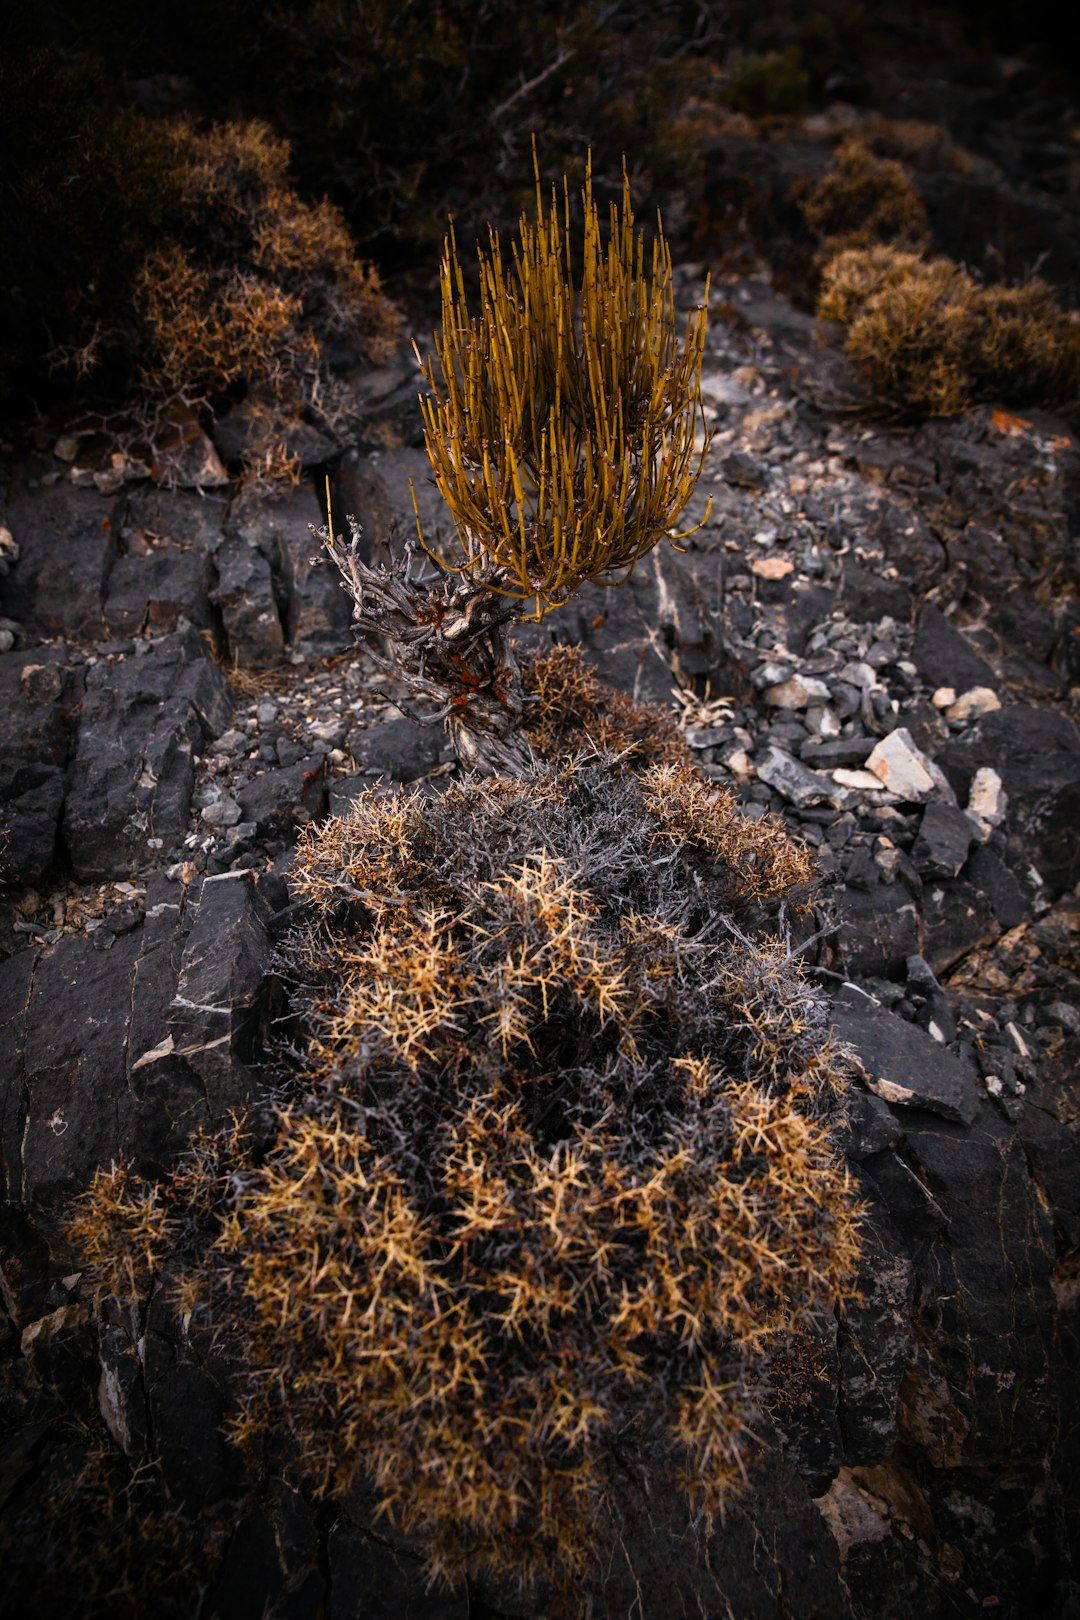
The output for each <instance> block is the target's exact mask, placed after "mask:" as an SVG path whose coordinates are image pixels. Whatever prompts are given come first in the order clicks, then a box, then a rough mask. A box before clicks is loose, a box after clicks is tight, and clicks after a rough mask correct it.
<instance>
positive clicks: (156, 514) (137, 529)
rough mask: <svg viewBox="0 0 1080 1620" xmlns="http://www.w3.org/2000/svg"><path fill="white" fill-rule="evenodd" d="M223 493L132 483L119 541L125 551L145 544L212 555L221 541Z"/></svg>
mask: <svg viewBox="0 0 1080 1620" xmlns="http://www.w3.org/2000/svg"><path fill="white" fill-rule="evenodd" d="M228 509H229V503H228V498H227V496H224V495H214V494H211V493H209V492H208V491H206V490H200V491H199V492H198V493H191V492H190V491H187V490H181V489H165V488H162V487H161V486H159V485H155V484H141V485H136V486H135V487H134V488H132V489H131V490H130V491H129V492H128V496H127V501H126V504H125V506H124V510H123V519H122V522H123V527H122V529H121V531H120V535H121V539H122V541H123V543H124V544H125V545H126V546H127V547H128V549H129V551H130V550H132V549H138V548H139V547H141V546H145V545H151V546H155V545H163V546H167V547H168V548H169V549H170V550H174V551H181V552H190V551H194V552H201V553H203V554H205V555H210V556H212V555H213V554H214V552H215V551H216V550H217V549H218V547H219V546H220V544H221V540H222V535H223V533H224V528H225V517H226V513H227V512H228Z"/></svg>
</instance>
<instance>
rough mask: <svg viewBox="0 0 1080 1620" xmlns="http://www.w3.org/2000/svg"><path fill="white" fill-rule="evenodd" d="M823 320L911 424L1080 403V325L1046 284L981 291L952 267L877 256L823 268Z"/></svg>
mask: <svg viewBox="0 0 1080 1620" xmlns="http://www.w3.org/2000/svg"><path fill="white" fill-rule="evenodd" d="M818 314H819V315H820V316H822V317H823V318H825V319H827V320H836V321H840V322H842V323H843V325H844V326H846V328H847V331H846V334H845V339H844V348H845V352H846V353H847V354H848V355H850V357H851V359H852V360H853V361H854V363H855V366H856V369H857V370H858V372H859V374H860V376H861V377H862V378H863V380H864V382H865V383H866V384H867V386H868V387H869V388H870V389H871V390H872V391H873V393H874V394H875V395H877V396H878V397H879V398H881V399H883V400H886V401H888V402H889V403H891V404H893V405H895V406H897V407H899V408H900V409H902V410H904V411H906V412H909V413H911V414H913V415H920V416H952V415H955V414H956V413H957V412H958V411H962V410H965V409H967V407H968V406H970V405H973V404H976V403H977V402H979V401H982V400H986V401H995V400H1000V401H1003V402H1005V403H1015V404H1027V405H1044V406H1054V405H1063V404H1069V403H1070V402H1072V401H1075V400H1076V399H1077V398H1078V397H1080V323H1078V322H1077V320H1076V319H1075V318H1074V317H1072V316H1069V315H1067V314H1065V313H1064V312H1063V311H1062V309H1061V307H1060V305H1059V304H1058V303H1057V301H1056V299H1055V298H1054V295H1053V293H1052V292H1051V290H1050V288H1049V287H1048V286H1047V285H1046V283H1045V282H1042V281H1030V282H1027V283H1026V284H1025V285H1023V286H1019V287H1005V286H1000V285H994V286H982V285H980V284H979V283H978V282H977V281H975V280H974V279H973V278H972V277H971V276H969V275H968V274H967V272H966V271H964V270H962V269H961V268H960V267H959V266H958V265H956V264H954V263H953V262H952V260H950V259H930V260H927V259H923V258H922V257H920V256H919V255H918V254H915V253H901V252H897V251H895V250H893V249H891V248H886V247H878V248H871V249H869V250H867V251H851V252H845V253H841V254H839V255H838V256H837V257H836V258H835V259H833V260H832V261H831V263H829V264H828V265H827V266H826V267H825V271H824V275H823V280H822V291H821V297H820V300H819V303H818Z"/></svg>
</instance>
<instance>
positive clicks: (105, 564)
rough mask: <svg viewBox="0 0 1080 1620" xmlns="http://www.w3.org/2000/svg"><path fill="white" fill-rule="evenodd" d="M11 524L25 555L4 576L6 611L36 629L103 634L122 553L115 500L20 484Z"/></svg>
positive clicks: (86, 636)
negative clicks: (104, 612)
mask: <svg viewBox="0 0 1080 1620" xmlns="http://www.w3.org/2000/svg"><path fill="white" fill-rule="evenodd" d="M7 522H8V526H9V528H10V529H11V532H12V534H13V535H14V536H15V539H16V541H17V542H18V545H19V548H20V552H21V555H20V558H19V561H18V562H17V563H16V564H15V566H14V567H13V568H12V570H11V572H10V574H9V575H8V577H7V578H6V579H5V581H4V587H3V594H2V597H0V601H2V603H3V612H4V613H5V614H6V615H7V616H8V617H9V618H12V619H16V620H17V621H18V622H19V623H20V624H25V625H27V626H29V627H31V628H32V629H33V630H36V631H38V632H44V633H46V634H54V633H58V634H60V635H68V636H74V637H76V638H81V639H84V640H93V639H95V638H96V637H99V636H100V635H101V634H102V631H103V629H104V620H103V618H102V605H103V603H104V600H105V595H106V592H107V589H108V584H109V575H110V573H111V571H112V567H113V563H114V561H115V559H116V554H117V505H116V502H115V501H114V500H112V499H109V498H105V497H103V496H101V495H99V494H98V493H97V491H96V490H86V489H74V488H72V486H71V485H70V484H66V483H59V484H56V485H54V486H53V488H52V489H47V490H41V489H35V490H29V489H25V488H21V487H16V490H15V493H14V494H13V496H12V498H11V502H10V505H9V507H8V518H7Z"/></svg>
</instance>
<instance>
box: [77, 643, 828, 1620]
mask: <svg viewBox="0 0 1080 1620" xmlns="http://www.w3.org/2000/svg"><path fill="white" fill-rule="evenodd" d="M533 685H534V688H535V689H537V690H538V692H539V694H540V697H541V701H540V702H539V703H538V705H537V708H538V709H539V710H540V711H541V712H540V714H539V716H538V719H537V723H536V727H535V736H536V737H537V738H539V737H540V736H541V735H545V736H548V737H551V738H553V739H554V740H553V742H552V753H551V757H550V758H549V760H548V761H547V762H540V763H538V764H537V766H536V769H535V771H534V773H533V775H532V777H531V778H530V779H529V780H520V779H519V780H513V779H508V778H497V779H494V780H491V779H485V778H481V777H476V776H473V777H466V778H463V779H462V780H461V781H459V782H456V783H454V784H452V785H451V786H450V787H448V788H447V789H446V790H445V791H444V792H442V793H441V794H434V795H432V794H425V793H424V792H421V791H418V790H405V789H394V790H391V791H388V792H382V791H376V790H373V791H370V792H365V793H364V794H362V795H361V796H360V798H359V799H358V800H357V801H356V803H355V804H354V805H353V807H352V808H351V809H350V810H349V812H348V813H347V814H346V815H344V816H342V817H339V818H335V819H332V820H330V821H328V822H327V823H325V824H324V825H323V826H322V827H321V828H319V829H318V830H314V831H310V832H308V833H307V834H306V835H305V837H304V839H303V841H302V844H301V847H300V851H299V854H298V859H297V864H296V868H295V873H294V886H295V890H296V892H297V895H298V897H300V898H302V899H303V900H304V901H305V902H306V920H305V921H304V923H303V924H302V925H299V926H298V927H297V929H296V931H295V932H294V934H293V935H292V937H291V939H290V941H289V943H288V946H287V957H288V961H289V964H290V970H291V972H292V974H293V975H294V978H295V980H296V981H297V986H298V988H297V991H296V999H297V1006H298V1015H299V1019H300V1027H301V1029H302V1032H303V1033H302V1038H301V1039H300V1040H299V1041H298V1043H297V1052H296V1058H295V1061H296V1071H295V1074H294V1076H293V1080H292V1082H291V1089H290V1091H289V1093H288V1095H287V1096H285V1097H284V1098H283V1100H282V1102H281V1105H280V1107H279V1110H278V1113H277V1122H276V1135H275V1137H274V1139H273V1141H272V1142H271V1143H270V1145H269V1146H268V1147H266V1148H265V1149H263V1150H261V1151H260V1152H258V1153H255V1152H252V1153H250V1155H249V1156H248V1157H247V1158H245V1150H244V1148H243V1143H242V1140H241V1139H240V1138H239V1137H238V1135H237V1132H236V1131H235V1130H234V1131H233V1132H231V1133H230V1134H229V1136H228V1137H227V1138H225V1139H224V1140H223V1141H222V1143H221V1146H220V1149H219V1152H220V1160H219V1162H218V1164H217V1166H216V1168H215V1163H214V1147H213V1143H212V1142H206V1141H204V1142H202V1143H201V1144H200V1145H199V1147H198V1149H197V1150H196V1152H195V1153H194V1154H193V1155H192V1157H191V1158H189V1159H188V1160H187V1161H185V1162H184V1163H183V1164H181V1166H180V1168H179V1169H178V1171H177V1172H176V1173H175V1174H174V1175H173V1177H172V1178H171V1180H168V1181H166V1182H165V1183H163V1184H162V1185H161V1186H160V1187H154V1186H151V1185H150V1184H148V1183H147V1182H145V1181H142V1180H141V1179H140V1178H139V1177H138V1176H136V1175H135V1174H134V1172H133V1171H131V1170H130V1169H126V1168H125V1167H123V1166H120V1167H114V1168H113V1169H112V1170H111V1171H109V1172H102V1173H101V1174H99V1176H98V1177H97V1179H96V1181H95V1184H94V1185H93V1186H92V1187H91V1189H90V1190H89V1192H88V1193H87V1194H86V1196H85V1198H84V1199H83V1201H82V1205H81V1210H80V1213H79V1216H78V1218H77V1225H76V1229H75V1232H74V1234H73V1235H74V1236H76V1237H77V1239H78V1240H79V1242H80V1245H81V1248H82V1251H83V1254H84V1256H85V1258H86V1262H87V1264H88V1266H89V1267H90V1269H91V1271H92V1272H95V1273H96V1275H97V1277H98V1279H99V1281H100V1282H101V1283H102V1285H103V1286H105V1287H107V1288H110V1289H114V1290H119V1291H121V1292H122V1293H123V1294H125V1295H127V1296H130V1294H131V1293H132V1292H133V1291H137V1290H138V1289H139V1288H140V1287H144V1286H146V1285H147V1284H148V1283H149V1281H150V1280H151V1278H154V1279H156V1280H158V1281H159V1282H160V1281H163V1282H164V1285H165V1286H166V1287H167V1288H168V1289H169V1290H171V1291H172V1294H173V1297H174V1299H175V1300H176V1302H177V1306H178V1308H179V1309H180V1310H182V1312H183V1313H184V1314H185V1315H186V1316H188V1317H190V1319H191V1321H192V1322H193V1323H194V1324H195V1325H196V1326H198V1325H201V1326H202V1328H203V1329H204V1330H205V1331H207V1332H210V1333H213V1334H215V1335H216V1336H217V1338H218V1342H219V1344H221V1345H223V1346H231V1347H232V1353H233V1363H234V1379H235V1395H234V1414H233V1421H232V1431H233V1435H234V1438H235V1439H236V1440H237V1442H238V1443H240V1444H241V1445H243V1446H245V1447H248V1448H252V1449H253V1450H254V1453H255V1454H256V1455H266V1452H265V1451H261V1450H260V1449H259V1448H267V1447H281V1446H283V1447H284V1453H283V1455H284V1466H286V1467H288V1468H291V1469H293V1470H295V1471H296V1472H298V1473H299V1475H300V1476H301V1477H302V1478H303V1479H305V1480H306V1481H307V1482H308V1483H309V1485H310V1486H311V1487H312V1488H314V1489H315V1490H317V1491H320V1492H323V1493H327V1494H329V1495H330V1496H331V1497H333V1498H336V1499H344V1498H347V1497H349V1496H350V1495H351V1494H352V1493H355V1492H360V1493H361V1497H363V1495H364V1493H367V1498H366V1499H367V1500H370V1501H372V1502H373V1505H374V1511H375V1512H376V1513H377V1514H379V1515H382V1522H383V1524H384V1525H386V1526H389V1527H390V1528H391V1529H392V1531H393V1532H394V1533H396V1534H406V1535H408V1536H409V1537H410V1538H411V1539H412V1541H413V1544H414V1545H416V1546H418V1547H419V1548H420V1550H421V1551H422V1554H423V1557H424V1560H425V1564H426V1568H427V1570H428V1573H429V1575H430V1576H431V1577H432V1578H433V1579H440V1580H443V1581H445V1582H448V1583H457V1582H459V1581H460V1580H461V1579H462V1578H464V1577H466V1576H469V1575H477V1574H480V1575H484V1576H487V1577H493V1578H495V1579H497V1580H500V1581H503V1582H510V1583H515V1584H516V1585H517V1586H518V1587H519V1588H521V1589H522V1590H525V1591H528V1590H532V1591H533V1592H534V1594H535V1592H536V1591H537V1590H543V1589H546V1588H554V1589H555V1592H556V1594H559V1593H561V1594H562V1596H561V1599H560V1598H559V1597H558V1596H557V1595H556V1597H555V1598H553V1599H552V1600H551V1601H552V1604H553V1607H552V1610H551V1612H555V1607H556V1606H557V1604H558V1603H559V1602H560V1601H561V1602H562V1605H563V1608H564V1610H571V1611H572V1610H573V1608H574V1603H575V1599H574V1597H573V1591H574V1589H575V1587H576V1586H577V1585H578V1583H580V1582H581V1581H588V1580H592V1579H595V1578H597V1570H596V1568H595V1563H596V1559H597V1556H598V1554H597V1549H598V1547H600V1546H601V1545H602V1544H603V1541H604V1537H605V1535H606V1534H608V1533H609V1531H610V1530H611V1526H612V1524H613V1523H614V1524H615V1525H617V1524H618V1512H619V1510H618V1499H619V1492H620V1490H621V1489H623V1488H624V1487H623V1485H621V1484H620V1483H619V1482H620V1481H624V1482H625V1480H626V1479H628V1478H629V1479H633V1478H638V1479H641V1478H642V1477H643V1476H647V1475H649V1473H650V1471H652V1472H654V1473H655V1471H659V1472H661V1473H663V1474H665V1475H666V1476H667V1477H668V1478H669V1479H671V1480H673V1481H674V1482H675V1483H676V1484H677V1485H678V1486H679V1487H680V1488H681V1489H682V1491H683V1492H684V1493H685V1495H686V1497H687V1499H688V1502H689V1504H690V1505H691V1506H692V1508H693V1509H694V1510H696V1511H698V1512H700V1513H701V1515H702V1519H703V1522H704V1523H707V1522H710V1521H711V1518H712V1516H713V1515H715V1514H716V1513H717V1512H718V1511H720V1509H721V1508H722V1506H723V1504H724V1502H725V1500H726V1498H727V1497H728V1494H729V1492H730V1491H731V1490H733V1489H735V1488H737V1486H738V1484H739V1482H740V1480H741V1479H742V1478H743V1475H744V1471H746V1470H747V1469H748V1468H749V1466H750V1463H751V1462H752V1456H753V1451H754V1447H755V1444H756V1441H755V1424H756V1422H757V1418H758V1414H759V1413H760V1411H761V1409H762V1402H763V1401H764V1400H765V1399H766V1398H767V1392H768V1388H769V1366H770V1356H771V1355H772V1354H773V1353H774V1352H775V1351H776V1350H777V1349H778V1348H781V1349H782V1347H783V1346H784V1345H785V1344H787V1343H788V1342H789V1338H790V1336H791V1335H792V1334H794V1333H798V1332H799V1331H801V1330H803V1329H806V1328H808V1327H812V1325H813V1324H814V1323H815V1322H818V1321H820V1320H821V1319H822V1318H827V1316H828V1314H829V1313H830V1312H831V1310H832V1309H833V1307H834V1306H835V1304H836V1303H837V1301H838V1300H841V1299H842V1298H843V1297H844V1296H845V1293H846V1292H847V1291H849V1290H850V1287H851V1276H852V1269H853V1264H854V1260H855V1256H856V1251H857V1222H858V1206H857V1203H856V1200H855V1198H854V1196H853V1190H852V1187H851V1185H850V1183H849V1179H848V1175H847V1172H846V1170H845V1169H844V1168H843V1165H842V1161H841V1159H840V1156H839V1153H838V1151H837V1149H836V1147H835V1146H834V1143H833V1140H832V1129H833V1126H834V1124H835V1122H836V1120H837V1116H838V1113H839V1110H840V1107H841V1097H842V1093H843V1088H844V1084H845V1077H844V1071H843V1065H842V1062H841V1060H840V1058H839V1056H838V1054H837V1053H836V1051H835V1050H834V1049H833V1047H832V1046H831V1044H830V1040H829V1034H828V1014H827V1008H826V1005H825V1003H824V1002H823V1000H822V998H821V996H820V994H819V993H818V992H817V991H816V990H815V989H814V988H813V987H812V986H811V985H810V984H809V983H808V982H807V981H806V980H805V979H804V978H803V976H802V975H801V973H800V971H799V966H798V961H797V953H796V952H794V951H793V950H792V949H791V947H790V944H789V941H788V940H787V938H786V937H785V935H784V932H783V930H782V929H781V928H778V927H777V926H776V924H777V921H778V918H779V916H780V914H781V911H782V908H783V907H784V906H797V905H798V904H799V903H800V901H803V902H805V900H806V898H807V893H808V890H807V885H808V883H809V882H810V879H811V868H810V863H809V860H808V857H807V854H806V852H805V850H804V849H802V848H801V847H800V846H799V845H797V844H795V843H793V842H792V841H791V840H790V838H789V837H788V836H787V835H786V834H785V833H784V831H783V830H782V829H781V828H780V827H778V826H775V825H773V824H771V823H770V822H763V823H751V822H749V821H746V820H744V819H743V818H742V817H741V816H740V814H739V812H738V810H737V807H736V806H735V804H734V803H733V802H732V800H731V799H730V797H729V796H728V795H726V794H724V793H721V792H718V791H717V790H715V789H713V788H711V787H709V786H707V785H706V784H704V783H702V782H701V781H700V779H699V778H698V777H697V776H696V775H695V773H694V771H693V769H692V767H691V766H690V765H689V764H687V763H686V762H685V761H683V760H681V759H680V758H679V755H678V749H677V747H676V746H675V745H674V744H673V743H672V744H671V745H670V747H669V748H667V749H665V747H664V746H663V745H662V742H661V739H660V735H659V727H658V725H657V724H656V723H655V722H654V721H653V722H649V721H648V720H647V718H646V717H644V716H642V715H640V714H635V713H634V712H633V711H632V709H630V708H629V707H625V706H624V707H623V708H622V710H621V712H620V710H619V707H618V705H612V706H611V707H610V708H609V709H608V712H609V714H611V715H612V717H613V718H612V727H613V730H612V732H611V733H610V743H615V742H616V739H617V737H618V740H619V741H620V743H621V747H620V752H619V755H618V756H616V755H615V754H613V753H611V752H610V751H609V750H608V748H606V747H599V748H598V747H590V746H589V744H588V740H587V734H588V731H589V726H590V723H591V721H592V720H594V719H595V717H596V716H597V715H598V714H600V713H602V712H603V710H604V709H605V703H604V699H603V694H602V692H600V691H598V690H597V689H596V688H595V687H590V686H589V683H588V681H587V679H585V678H584V677H583V675H582V671H581V669H580V666H578V667H576V668H575V661H574V659H573V658H569V659H568V658H567V657H566V656H565V655H560V656H559V657H557V658H556V659H554V661H553V662H552V663H551V664H549V665H548V666H547V667H546V668H541V669H540V671H539V672H538V673H536V674H535V676H534V680H533ZM575 688H576V690H577V691H579V692H582V693H583V695H584V699H585V708H586V710H587V709H588V708H589V706H590V705H591V709H592V714H591V716H590V715H589V714H586V719H585V723H584V724H583V726H582V727H580V728H579V731H578V736H577V738H576V739H574V738H573V737H572V736H571V731H572V727H571V726H570V723H569V722H568V720H567V718H566V709H567V703H568V697H569V694H570V692H571V691H572V690H573V689H575ZM545 694H546V696H545ZM635 750H637V752H636V753H635ZM665 755H666V757H665ZM274 1455H281V1453H280V1452H275V1453H274ZM353 1499H354V1500H355V1499H356V1498H355V1496H354V1498H353Z"/></svg>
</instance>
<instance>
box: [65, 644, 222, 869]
mask: <svg viewBox="0 0 1080 1620" xmlns="http://www.w3.org/2000/svg"><path fill="white" fill-rule="evenodd" d="M203 654H204V649H203V646H202V643H201V642H200V641H199V639H198V637H197V636H195V635H194V634H193V633H192V632H190V631H189V632H182V633H178V634H176V635H175V636H170V637H166V638H165V639H164V640H162V641H160V642H158V643H156V644H155V645H154V646H153V647H152V648H151V649H150V650H149V651H148V652H147V653H146V654H145V655H144V656H142V657H139V656H134V657H126V658H124V659H123V660H122V662H119V663H117V664H110V663H109V662H102V663H99V664H95V665H94V666H93V667H92V668H91V669H90V670H89V672H88V675H87V687H86V699H85V702H84V704H83V712H82V718H81V723H80V727H79V742H78V747H77V749H76V753H75V758H74V761H73V763H72V767H71V774H70V779H69V783H68V793H67V802H66V804H65V807H64V819H63V835H64V839H65V842H66V844H67V848H68V851H69V853H70V855H71V861H72V865H73V866H74V868H75V871H76V873H77V874H78V875H79V876H80V877H81V878H82V879H83V880H84V881H86V880H91V879H95V878H96V879H102V878H121V877H126V876H128V875H129V872H130V870H131V868H132V867H136V868H138V867H140V866H142V865H144V864H145V863H147V862H148V861H153V860H154V859H155V858H158V859H160V856H157V851H160V850H166V851H167V850H169V849H171V848H172V847H173V846H174V845H175V843H176V842H177V841H178V840H179V839H181V838H182V837H183V835H184V833H185V832H186V831H187V823H188V809H189V806H190V803H191V792H192V786H193V783H194V778H195V760H194V755H195V753H196V751H197V750H198V749H199V748H201V747H202V746H203V744H204V743H205V742H206V741H207V740H208V739H209V738H210V737H212V736H214V735H216V734H217V733H218V732H220V731H222V730H224V728H225V725H226V724H227V722H228V718H229V714H230V711H231V701H230V698H229V693H228V688H227V686H226V684H225V681H224V679H223V677H222V676H221V674H220V672H219V670H218V669H217V668H216V666H215V665H214V664H212V663H211V662H210V660H209V659H208V658H206V657H204V656H203Z"/></svg>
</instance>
